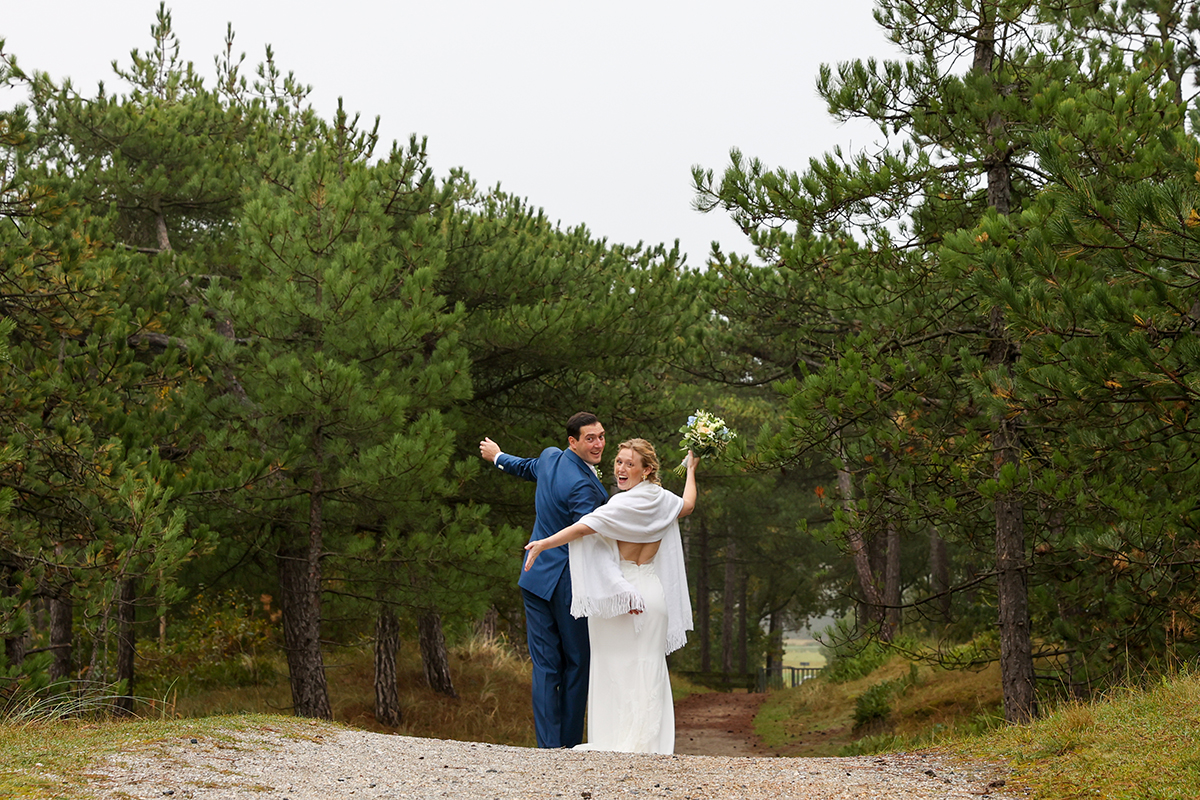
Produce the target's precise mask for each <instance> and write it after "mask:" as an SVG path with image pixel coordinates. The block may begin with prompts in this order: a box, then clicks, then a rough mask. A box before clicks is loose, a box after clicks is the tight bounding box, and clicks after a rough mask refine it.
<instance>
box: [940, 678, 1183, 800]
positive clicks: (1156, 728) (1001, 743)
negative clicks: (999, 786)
mask: <svg viewBox="0 0 1200 800" xmlns="http://www.w3.org/2000/svg"><path fill="white" fill-rule="evenodd" d="M952 749H953V750H954V751H955V752H959V753H962V754H964V755H970V756H975V757H982V758H988V759H994V760H1001V761H1008V762H1010V763H1011V764H1013V766H1014V767H1015V769H1016V771H1017V777H1016V781H1015V783H1017V784H1018V785H1019V786H1020V788H1024V789H1027V790H1029V791H1030V792H1031V793H1032V794H1033V796H1035V797H1053V798H1083V797H1089V798H1091V797H1104V798H1112V800H1127V799H1128V800H1135V798H1136V800H1167V798H1196V797H1200V676H1198V675H1182V676H1175V677H1170V678H1164V679H1162V680H1160V681H1159V682H1157V683H1156V684H1155V685H1154V686H1151V687H1149V688H1148V689H1144V690H1143V689H1123V690H1120V691H1116V692H1113V693H1112V694H1111V696H1110V697H1108V698H1106V699H1103V700H1100V701H1097V702H1094V703H1071V704H1066V705H1064V706H1063V707H1061V708H1059V709H1058V710H1057V711H1055V712H1054V713H1052V714H1049V715H1047V717H1046V718H1045V719H1042V720H1038V721H1037V722H1035V723H1033V724H1031V725H1022V726H1013V727H1009V728H1005V729H1003V730H999V731H995V732H993V733H991V734H989V735H987V736H980V737H977V738H974V739H971V740H969V741H968V742H966V743H959V744H956V745H954V746H953V747H952Z"/></svg>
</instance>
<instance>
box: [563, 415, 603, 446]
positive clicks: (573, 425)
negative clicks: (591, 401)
mask: <svg viewBox="0 0 1200 800" xmlns="http://www.w3.org/2000/svg"><path fill="white" fill-rule="evenodd" d="M599 421H600V418H599V417H597V416H596V415H595V414H593V413H592V412H590V411H580V412H579V413H578V414H575V415H573V416H572V417H571V418H570V419H569V420H567V438H568V439H578V438H579V431H580V430H581V429H583V428H586V427H587V426H588V425H595V424H596V423H597V422H599Z"/></svg>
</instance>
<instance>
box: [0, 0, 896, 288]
mask: <svg viewBox="0 0 1200 800" xmlns="http://www.w3.org/2000/svg"><path fill="white" fill-rule="evenodd" d="M5 6H6V7H5V8H4V10H3V13H2V14H0V38H4V39H6V40H7V43H6V46H5V51H6V52H8V53H11V54H14V55H16V56H17V59H18V62H19V63H20V64H21V65H22V67H23V68H24V69H26V70H33V69H38V70H44V71H46V72H49V73H50V74H51V75H52V76H53V77H55V78H56V79H61V78H62V77H67V76H69V77H71V78H72V81H73V83H74V85H75V87H76V89H78V90H80V91H81V92H82V93H84V94H94V93H95V86H96V83H97V82H98V81H100V80H104V81H105V85H106V87H107V88H108V90H109V91H112V92H123V91H124V90H125V89H124V86H123V85H122V84H120V83H119V82H117V81H116V78H115V76H114V75H113V74H112V70H111V66H110V64H111V62H112V61H113V60H116V61H118V62H119V63H120V64H122V65H127V64H128V63H129V52H130V50H132V49H134V48H138V49H142V50H149V49H150V47H151V39H150V34H149V31H150V26H151V24H152V23H153V22H154V17H155V12H156V10H157V8H158V0H53V2H41V3H32V2H26V3H16V2H9V3H5ZM167 7H168V9H170V11H171V12H172V20H173V27H174V30H175V33H176V35H177V36H178V38H179V40H180V43H181V56H182V58H183V59H184V60H190V61H192V62H194V63H195V64H196V67H197V69H198V70H199V71H200V73H201V74H202V75H205V76H206V77H208V79H209V81H210V82H211V78H212V76H213V75H214V69H213V66H212V65H213V57H214V56H215V55H216V54H217V53H219V52H220V51H221V49H222V47H223V41H224V36H225V29H226V24H227V23H233V28H234V31H235V33H236V34H237V39H236V42H235V50H236V51H238V52H244V53H245V54H246V62H245V66H244V67H243V69H244V71H245V72H246V74H247V75H252V74H253V67H254V66H255V65H257V64H258V63H259V62H260V61H262V57H263V52H264V46H265V45H266V44H268V43H269V44H271V45H272V46H273V48H274V51H275V55H276V62H277V64H278V65H279V66H280V68H281V69H283V70H284V71H285V72H286V71H289V70H290V71H293V72H295V73H296V76H297V77H298V78H299V79H300V80H301V81H302V82H304V83H307V84H310V85H311V86H312V87H313V93H312V95H311V96H310V99H311V102H312V104H313V106H314V107H315V108H316V109H317V111H318V112H320V113H321V115H322V116H325V117H326V118H329V117H331V116H332V114H333V112H334V110H335V109H336V107H337V98H338V97H339V96H340V97H342V98H344V100H345V106H346V109H347V110H348V111H349V112H351V113H352V114H353V113H356V112H357V113H361V114H362V116H363V118H364V120H367V121H368V124H369V122H370V120H372V119H373V118H374V117H375V116H376V115H378V116H379V117H380V118H381V121H380V131H381V133H382V138H383V141H384V142H385V143H387V142H390V141H392V140H400V141H402V142H407V140H408V137H409V135H410V134H413V133H416V134H418V135H420V136H426V137H428V140H429V151H430V154H431V160H432V165H433V167H434V168H435V170H436V171H437V173H438V174H439V175H445V173H446V172H447V170H448V169H449V168H450V167H453V166H461V167H464V168H466V169H467V171H468V172H470V173H471V175H472V176H473V177H474V178H475V179H476V180H477V181H478V182H479V184H480V185H481V186H492V185H495V184H496V183H497V182H499V183H500V184H501V185H502V186H503V187H504V188H505V189H506V190H508V191H509V192H512V193H514V194H517V195H519V196H522V197H525V198H527V199H528V200H529V201H530V202H531V203H532V204H534V205H535V206H540V207H542V208H544V209H545V210H546V212H547V214H548V215H549V216H550V217H551V218H552V219H557V220H559V221H561V222H562V223H563V224H564V225H576V224H579V223H584V224H586V225H587V226H588V227H589V229H591V231H592V233H593V234H594V235H595V236H597V237H605V238H607V239H608V240H609V241H610V242H625V243H630V244H632V243H636V242H638V241H644V242H646V243H647V244H658V243H665V244H668V245H669V244H671V243H672V242H673V241H674V240H675V239H679V240H680V244H681V247H682V249H683V251H684V252H685V253H687V254H688V262H689V263H690V264H692V265H694V266H699V265H702V264H703V263H704V260H705V256H706V255H707V253H708V251H709V243H710V242H711V241H712V240H714V239H715V240H718V241H720V242H721V244H722V246H723V247H724V248H725V249H726V250H734V251H738V252H746V251H748V247H747V245H746V243H745V239H744V237H743V236H742V235H741V233H740V232H739V231H738V230H737V229H736V228H735V227H734V226H733V224H732V223H731V222H729V221H728V219H727V218H726V217H725V216H724V215H723V214H721V213H720V212H712V213H710V214H707V215H702V214H699V213H698V212H695V211H693V210H692V208H691V201H692V195H693V193H692V189H691V167H692V165H693V164H700V165H702V166H704V167H706V168H711V169H714V170H716V171H717V172H718V173H719V172H720V171H721V170H722V169H724V167H725V165H726V164H727V162H728V154H729V150H730V148H732V147H737V148H740V149H741V150H742V151H743V152H744V153H746V154H747V155H748V156H754V157H758V158H761V159H762V160H763V161H765V162H766V163H767V164H769V165H771V166H784V167H787V168H789V169H794V170H801V169H803V168H804V167H805V165H807V163H808V159H809V158H810V157H813V156H818V155H820V154H821V153H823V152H825V151H826V150H829V149H830V148H832V147H833V146H834V145H836V144H840V145H842V146H843V148H845V149H849V150H855V149H859V148H861V147H863V146H866V145H867V144H869V143H870V142H871V140H872V139H874V138H875V132H874V131H872V130H871V129H869V128H867V127H865V126H862V125H845V126H838V125H836V124H835V123H834V122H833V121H832V120H830V119H829V117H828V115H827V113H826V111H825V108H824V105H823V104H822V103H821V101H820V100H819V99H818V98H817V95H816V90H815V88H814V86H815V81H816V76H817V70H818V67H819V65H820V64H821V63H836V62H838V61H846V60H851V59H856V58H867V57H870V56H878V57H894V50H893V49H892V48H891V46H890V45H889V44H888V42H887V41H886V40H885V39H884V37H883V34H882V32H881V31H880V29H879V28H878V27H877V26H876V25H875V22H874V20H873V19H872V18H871V9H872V7H873V2H872V0H834V2H830V1H829V0H790V2H789V1H788V0H724V2H722V1H721V0H605V2H595V1H594V0H507V1H503V0H491V1H490V2H487V1H484V0H424V1H423V2H414V0H396V1H395V2H380V1H379V0H375V1H374V2H372V1H371V0H336V1H334V2H330V1H329V0H325V1H324V2H312V1H311V0H294V1H293V2H286V3H285V2H265V1H264V0H175V1H174V2H169V3H168V4H167ZM6 94H7V96H3V95H0V107H11V105H12V104H13V103H14V102H15V101H16V100H17V98H15V97H13V96H12V94H13V93H12V92H11V91H9V92H7V93H6ZM381 149H382V150H383V151H384V152H386V150H387V147H382V148H381Z"/></svg>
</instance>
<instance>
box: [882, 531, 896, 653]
mask: <svg viewBox="0 0 1200 800" xmlns="http://www.w3.org/2000/svg"><path fill="white" fill-rule="evenodd" d="M885 558H886V560H885V562H884V569H883V602H884V605H885V606H887V608H886V609H885V616H884V619H885V622H886V624H885V625H884V626H883V629H882V630H881V631H880V633H879V636H880V638H881V639H883V641H885V642H890V641H892V640H893V639H895V638H896V634H897V633H898V632H899V631H900V527H899V526H898V525H896V523H895V522H889V523H888V526H887V553H886V556H885Z"/></svg>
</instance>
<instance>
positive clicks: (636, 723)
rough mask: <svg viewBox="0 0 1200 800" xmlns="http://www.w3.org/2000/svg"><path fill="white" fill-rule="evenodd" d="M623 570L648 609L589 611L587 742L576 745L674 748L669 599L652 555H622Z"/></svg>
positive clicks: (643, 749)
mask: <svg viewBox="0 0 1200 800" xmlns="http://www.w3.org/2000/svg"><path fill="white" fill-rule="evenodd" d="M620 566H621V573H622V574H623V575H624V576H625V579H626V580H628V581H629V582H630V583H631V584H633V586H634V587H635V588H636V589H637V590H638V592H639V593H640V594H641V595H642V598H643V600H644V601H645V604H646V610H645V611H644V612H642V613H641V614H621V615H619V616H616V617H612V618H609V619H604V618H601V617H596V616H589V617H588V633H589V635H590V637H591V642H592V659H591V669H590V675H589V681H590V683H589V685H588V711H587V715H588V723H587V743H586V744H582V745H579V747H578V748H576V749H580V750H612V751H618V752H624V753H667V754H669V753H674V752H675V707H674V703H673V701H672V699H671V678H670V675H669V674H668V673H667V657H666V643H667V603H666V598H665V596H664V593H663V587H662V583H661V582H660V581H659V579H658V575H657V574H656V573H655V571H654V559H651V560H650V561H649V562H648V563H646V564H642V565H640V566H639V565H638V564H635V563H634V562H632V561H621V562H620Z"/></svg>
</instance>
